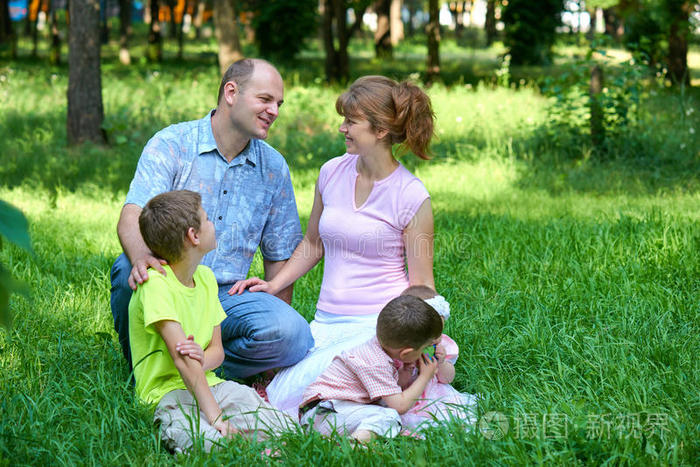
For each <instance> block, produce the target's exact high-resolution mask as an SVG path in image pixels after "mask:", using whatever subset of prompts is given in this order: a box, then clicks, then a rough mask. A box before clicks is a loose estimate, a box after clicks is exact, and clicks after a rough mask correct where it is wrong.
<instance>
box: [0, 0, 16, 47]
mask: <svg viewBox="0 0 700 467" xmlns="http://www.w3.org/2000/svg"><path fill="white" fill-rule="evenodd" d="M6 45H7V46H9V48H10V57H12V58H16V57H17V35H16V34H15V30H14V27H13V26H12V20H10V2H9V0H1V3H0V47H2V48H4V47H5V46H6Z"/></svg>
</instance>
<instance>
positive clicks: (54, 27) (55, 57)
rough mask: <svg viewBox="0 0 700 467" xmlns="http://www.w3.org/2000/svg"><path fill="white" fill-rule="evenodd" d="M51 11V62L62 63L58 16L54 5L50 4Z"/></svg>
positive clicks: (54, 63)
mask: <svg viewBox="0 0 700 467" xmlns="http://www.w3.org/2000/svg"><path fill="white" fill-rule="evenodd" d="M50 11H51V16H50V18H51V22H50V31H51V52H50V54H49V63H51V64H52V65H58V64H59V63H61V36H60V35H59V33H58V18H57V17H56V9H55V8H54V6H53V5H51V6H50Z"/></svg>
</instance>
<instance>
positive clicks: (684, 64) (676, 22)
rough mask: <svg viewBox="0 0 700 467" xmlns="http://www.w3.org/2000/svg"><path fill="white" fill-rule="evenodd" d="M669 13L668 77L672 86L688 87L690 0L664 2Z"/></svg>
mask: <svg viewBox="0 0 700 467" xmlns="http://www.w3.org/2000/svg"><path fill="white" fill-rule="evenodd" d="M664 3H665V4H666V6H667V8H668V9H667V11H668V13H669V23H670V24H669V28H668V77H669V78H670V79H671V81H672V82H673V83H674V84H685V85H687V86H689V85H690V73H689V71H688V38H689V36H690V32H691V28H690V13H691V11H692V9H693V6H694V5H693V3H695V2H692V1H690V0H665V2H664Z"/></svg>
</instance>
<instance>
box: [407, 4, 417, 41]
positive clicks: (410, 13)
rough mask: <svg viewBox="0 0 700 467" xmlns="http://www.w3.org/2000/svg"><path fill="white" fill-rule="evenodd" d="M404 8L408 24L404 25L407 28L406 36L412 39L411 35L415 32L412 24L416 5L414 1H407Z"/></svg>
mask: <svg viewBox="0 0 700 467" xmlns="http://www.w3.org/2000/svg"><path fill="white" fill-rule="evenodd" d="M406 7H407V9H408V22H407V23H406V25H407V26H408V31H407V33H406V34H407V35H408V37H413V34H414V33H415V32H416V31H415V28H414V26H413V22H414V21H415V17H416V11H417V10H418V6H417V5H416V1H415V0H408V1H406Z"/></svg>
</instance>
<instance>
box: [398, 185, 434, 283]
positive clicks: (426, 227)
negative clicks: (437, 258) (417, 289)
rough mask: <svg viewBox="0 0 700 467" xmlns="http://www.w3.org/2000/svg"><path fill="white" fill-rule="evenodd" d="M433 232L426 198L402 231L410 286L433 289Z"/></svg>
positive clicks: (429, 205) (431, 210) (428, 203)
mask: <svg viewBox="0 0 700 467" xmlns="http://www.w3.org/2000/svg"><path fill="white" fill-rule="evenodd" d="M433 232H434V230H433V208H432V206H431V204H430V198H428V199H426V200H425V201H424V202H423V204H422V205H421V207H420V208H418V211H416V214H415V215H414V216H413V219H411V221H410V222H409V223H408V226H406V228H405V229H404V231H403V237H404V245H405V246H406V264H407V266H408V282H409V284H410V285H427V286H428V287H430V288H432V289H435V279H434V278H433Z"/></svg>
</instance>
